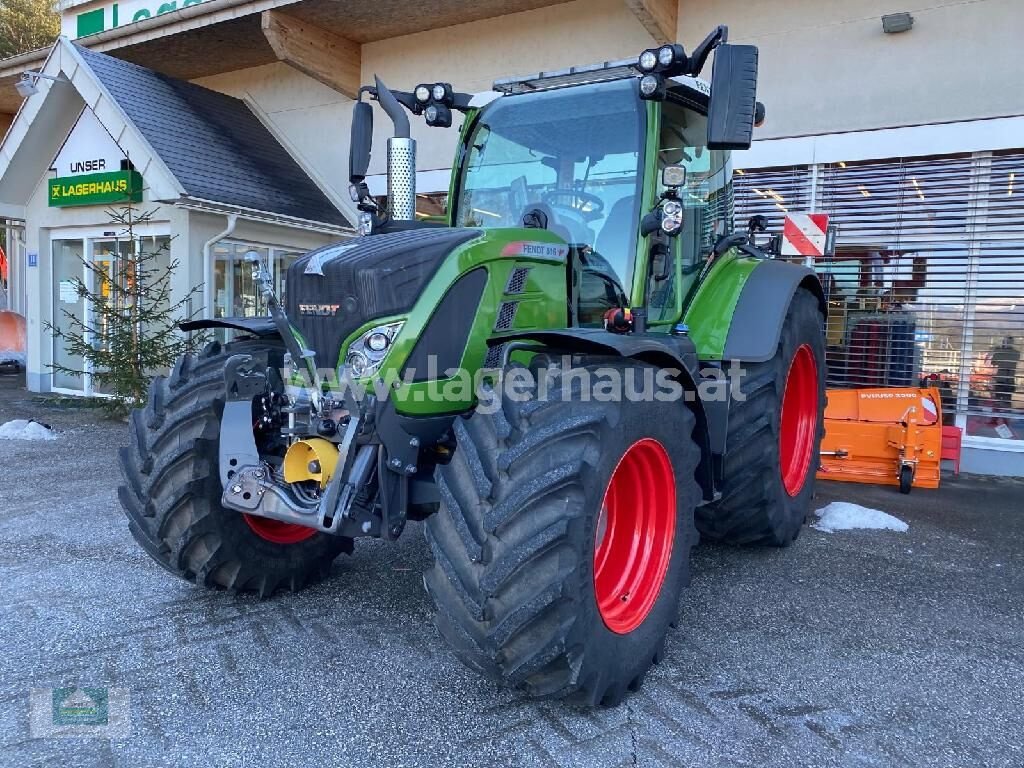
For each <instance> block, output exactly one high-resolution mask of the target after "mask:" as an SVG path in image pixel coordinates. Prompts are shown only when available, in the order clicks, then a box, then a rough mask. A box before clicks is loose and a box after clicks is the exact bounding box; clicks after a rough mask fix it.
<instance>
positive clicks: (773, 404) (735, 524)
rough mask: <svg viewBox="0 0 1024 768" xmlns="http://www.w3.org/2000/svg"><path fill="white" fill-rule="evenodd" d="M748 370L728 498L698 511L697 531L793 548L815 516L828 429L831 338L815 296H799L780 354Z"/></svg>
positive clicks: (729, 456) (735, 409) (727, 471)
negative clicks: (828, 342)
mask: <svg viewBox="0 0 1024 768" xmlns="http://www.w3.org/2000/svg"><path fill="white" fill-rule="evenodd" d="M743 367H744V368H745V369H746V375H745V376H744V377H743V379H742V383H741V385H740V389H741V391H742V393H743V395H744V396H745V397H744V399H743V400H742V401H738V400H734V401H733V402H732V404H731V406H730V409H729V432H728V438H727V442H726V454H725V461H724V467H723V483H722V488H721V492H722V496H721V498H720V499H719V500H718V502H716V503H715V504H709V505H706V506H704V507H701V508H699V509H698V510H697V515H696V519H697V528H698V530H700V533H701V536H702V537H703V538H705V539H709V540H712V541H720V542H724V543H727V544H739V545H758V544H759V545H769V546H776V547H778V546H786V545H787V544H789V543H791V542H792V541H793V540H794V539H795V538H796V537H797V536H798V535H799V534H800V529H801V527H802V526H803V524H804V520H805V518H806V517H807V513H808V511H809V507H810V504H811V498H812V496H813V494H814V480H815V475H816V473H817V468H818V460H819V452H820V450H821V438H822V435H823V434H824V431H825V428H824V408H825V340H824V337H823V335H822V317H821V312H820V310H819V307H818V300H817V299H816V298H815V297H814V295H813V294H812V293H811V292H810V291H807V290H805V289H803V288H800V289H798V290H797V292H796V294H795V295H794V296H793V300H792V302H791V303H790V306H789V312H788V313H787V315H786V319H785V322H784V323H783V326H782V334H781V337H780V339H779V346H778V349H777V350H776V353H775V356H774V357H773V358H772V359H771V360H769V361H767V362H764V363H745V364H744V366H743Z"/></svg>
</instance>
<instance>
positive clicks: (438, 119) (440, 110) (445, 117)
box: [423, 102, 452, 128]
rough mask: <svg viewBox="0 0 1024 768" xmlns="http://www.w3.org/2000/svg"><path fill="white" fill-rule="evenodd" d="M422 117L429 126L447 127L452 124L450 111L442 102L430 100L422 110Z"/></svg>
mask: <svg viewBox="0 0 1024 768" xmlns="http://www.w3.org/2000/svg"><path fill="white" fill-rule="evenodd" d="M423 117H424V118H425V119H426V121H427V125H429V126H430V127H431V128H449V127H451V124H452V111H451V110H450V109H448V107H446V106H445V105H444V104H435V103H434V102H431V103H430V104H429V105H428V106H427V108H426V109H424V110H423Z"/></svg>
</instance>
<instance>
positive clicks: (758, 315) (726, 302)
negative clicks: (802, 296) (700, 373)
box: [684, 248, 827, 363]
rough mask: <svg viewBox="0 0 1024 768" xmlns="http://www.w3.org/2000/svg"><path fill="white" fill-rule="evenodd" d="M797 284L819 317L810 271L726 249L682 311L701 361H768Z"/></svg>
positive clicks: (820, 295)
mask: <svg viewBox="0 0 1024 768" xmlns="http://www.w3.org/2000/svg"><path fill="white" fill-rule="evenodd" d="M801 287H804V288H807V289H808V290H810V291H811V293H813V294H814V295H815V297H816V298H817V299H818V305H819V307H820V309H821V313H822V316H824V315H825V313H826V311H827V305H826V303H825V292H824V291H823V290H822V287H821V282H820V281H819V280H818V276H817V275H816V274H815V273H814V271H813V270H811V269H808V268H807V267H803V266H799V265H796V264H790V263H788V262H785V261H774V260H771V259H758V258H753V257H751V256H747V255H744V254H741V253H740V252H739V251H738V250H737V249H735V248H733V249H731V250H729V251H728V252H727V253H725V254H724V255H723V256H721V257H720V258H719V259H718V262H717V263H716V264H715V265H714V266H713V267H712V268H711V272H710V273H709V274H708V276H707V277H705V278H704V280H703V282H702V283H701V285H700V288H699V289H698V290H697V293H696V295H695V296H694V299H693V301H692V302H691V303H690V306H689V307H688V308H687V310H686V313H685V315H684V322H685V323H686V324H687V325H688V326H689V328H690V337H691V338H692V339H693V341H694V343H695V344H696V346H697V354H698V355H699V357H700V359H701V360H708V361H725V360H741V361H744V362H749V363H760V362H764V361H766V360H770V359H771V358H772V357H773V356H774V355H775V350H776V348H777V347H778V345H779V337H780V335H781V333H782V323H783V321H785V319H786V313H787V312H788V311H789V304H790V302H791V301H792V299H793V294H794V293H796V291H797V289H798V288H801Z"/></svg>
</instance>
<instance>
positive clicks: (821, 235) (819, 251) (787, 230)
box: [782, 213, 828, 258]
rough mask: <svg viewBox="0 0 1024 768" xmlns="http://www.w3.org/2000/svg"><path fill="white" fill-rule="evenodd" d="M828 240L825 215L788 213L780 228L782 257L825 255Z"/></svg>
mask: <svg viewBox="0 0 1024 768" xmlns="http://www.w3.org/2000/svg"><path fill="white" fill-rule="evenodd" d="M827 240H828V214H827V213H789V214H786V222H785V224H783V226H782V255H783V256H809V257H811V258H814V257H817V256H823V255H825V243H826V242H827Z"/></svg>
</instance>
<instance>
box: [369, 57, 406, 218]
mask: <svg viewBox="0 0 1024 768" xmlns="http://www.w3.org/2000/svg"><path fill="white" fill-rule="evenodd" d="M374 80H376V83H377V101H378V102H380V105H381V107H382V108H383V109H384V111H385V112H386V113H387V116H388V117H390V118H391V122H392V123H393V124H394V126H395V135H394V137H393V138H390V139H388V211H389V212H390V214H391V218H392V219H393V220H395V221H412V220H414V219H415V218H416V140H415V139H412V138H410V136H409V116H408V115H406V114H405V109H404V108H403V107H402V105H401V104H399V103H398V99H396V98H395V95H394V94H393V93H392V92H391V91H390V90H388V87H387V86H386V85H384V83H383V82H381V79H380V78H379V77H376V76H375V77H374Z"/></svg>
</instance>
